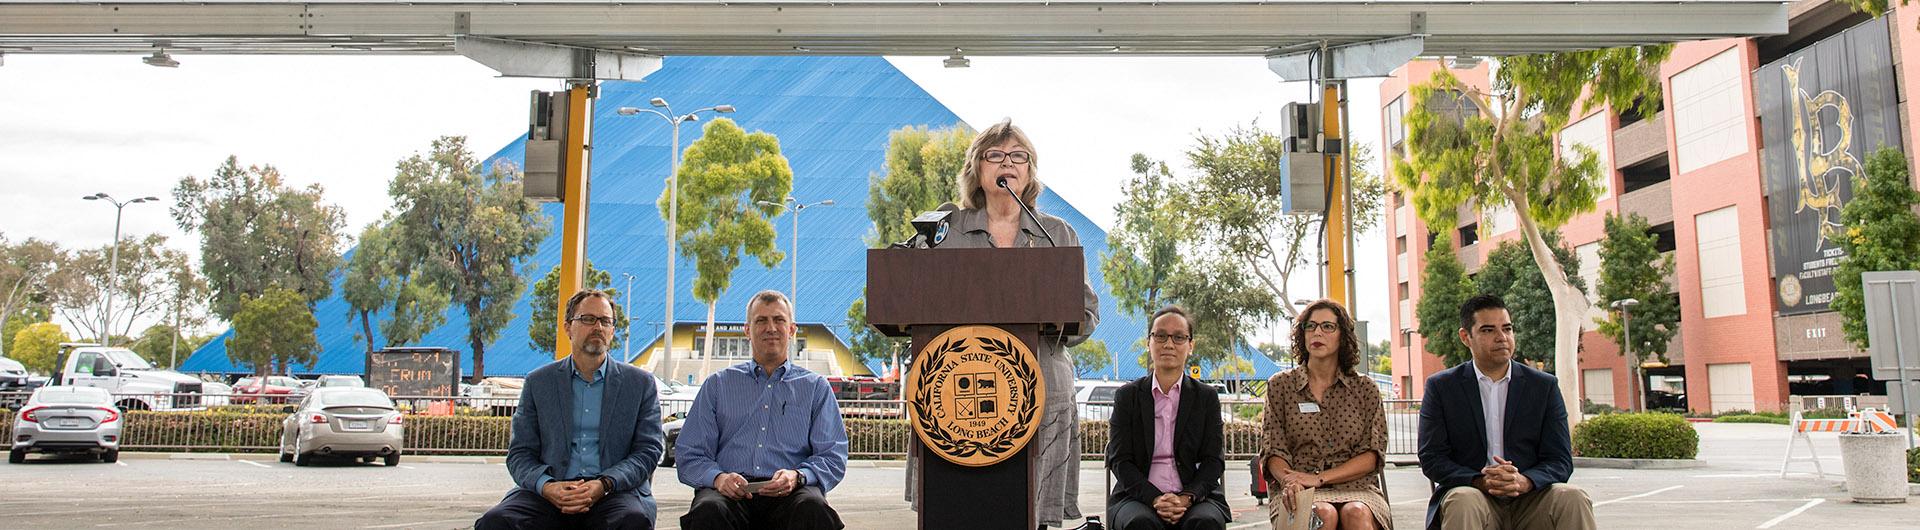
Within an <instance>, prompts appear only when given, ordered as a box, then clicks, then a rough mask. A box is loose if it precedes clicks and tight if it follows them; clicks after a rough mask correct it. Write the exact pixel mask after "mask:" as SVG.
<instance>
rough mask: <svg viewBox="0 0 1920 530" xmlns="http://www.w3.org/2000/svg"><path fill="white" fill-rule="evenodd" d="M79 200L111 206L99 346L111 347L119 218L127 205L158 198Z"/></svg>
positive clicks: (102, 195) (101, 196)
mask: <svg viewBox="0 0 1920 530" xmlns="http://www.w3.org/2000/svg"><path fill="white" fill-rule="evenodd" d="M81 199H83V200H89V201H98V200H104V201H107V203H109V204H112V205H113V245H112V249H113V250H111V251H110V252H109V253H110V254H112V257H111V258H108V262H110V263H111V264H110V265H108V266H107V267H108V268H107V284H106V285H105V286H103V289H104V290H106V292H107V296H106V302H105V303H104V304H103V305H101V307H100V345H101V346H112V345H113V329H112V328H113V282H114V279H115V278H116V277H118V276H120V218H121V215H122V214H124V213H126V209H127V205H129V204H140V203H143V202H159V201H160V198H159V197H141V198H138V199H134V200H131V201H126V202H121V201H119V200H117V199H114V198H113V196H111V195H107V194H106V193H95V194H93V195H88V196H85V197H81ZM175 331H178V330H175Z"/></svg>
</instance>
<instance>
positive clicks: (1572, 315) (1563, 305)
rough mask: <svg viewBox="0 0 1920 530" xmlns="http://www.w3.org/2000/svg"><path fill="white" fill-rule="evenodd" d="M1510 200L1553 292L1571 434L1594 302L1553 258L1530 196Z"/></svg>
mask: <svg viewBox="0 0 1920 530" xmlns="http://www.w3.org/2000/svg"><path fill="white" fill-rule="evenodd" d="M1508 199H1509V200H1512V201H1513V207H1514V210H1516V211H1519V212H1522V214H1521V215H1516V216H1514V217H1515V218H1517V219H1518V220H1519V221H1520V229H1521V231H1522V233H1523V234H1524V235H1525V236H1526V238H1527V249H1528V250H1531V251H1532V252H1533V261H1534V263H1535V264H1538V265H1539V266H1540V274H1541V276H1542V277H1543V278H1542V279H1544V280H1546V283H1547V291H1548V292H1551V293H1552V294H1553V372H1554V375H1555V376H1556V377H1558V378H1559V380H1560V401H1561V402H1562V403H1564V404H1565V405H1566V407H1567V432H1568V433H1569V434H1571V433H1572V432H1573V426H1574V425H1578V424H1580V420H1581V411H1580V351H1579V347H1580V326H1581V322H1582V321H1583V319H1586V318H1587V313H1588V312H1589V310H1590V308H1591V306H1592V304H1589V303H1588V302H1587V297H1586V295H1583V294H1580V290H1579V289H1576V288H1574V286H1573V284H1572V283H1569V282H1568V281H1567V271H1566V269H1562V268H1560V262H1559V261H1555V260H1554V259H1553V250H1552V249H1549V248H1547V241H1546V239H1545V238H1544V237H1542V236H1541V235H1540V225H1539V224H1538V223H1536V222H1534V220H1533V218H1532V217H1530V216H1527V215H1525V214H1524V212H1526V211H1527V202H1526V198H1525V197H1519V198H1515V197H1512V196H1511V195H1509V196H1508Z"/></svg>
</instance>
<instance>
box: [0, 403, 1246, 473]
mask: <svg viewBox="0 0 1920 530" xmlns="http://www.w3.org/2000/svg"><path fill="white" fill-rule="evenodd" d="M261 408H264V409H274V408H277V406H266V407H261ZM240 410H258V409H245V408H238V407H236V408H224V407H223V408H222V410H212V411H192V412H151V411H129V412H127V413H126V414H127V416H126V423H124V424H122V425H123V426H124V429H125V431H124V432H122V438H121V444H122V445H123V446H125V447H127V448H128V449H138V450H151V451H214V452H260V453H266V452H277V451H278V450H279V445H280V431H281V422H282V421H283V420H285V419H286V417H287V415H286V414H283V413H266V412H239V411H240ZM0 414H5V417H7V418H9V419H11V417H12V413H11V412H7V411H0ZM404 421H405V422H406V429H407V433H406V440H405V441H404V450H405V451H406V452H407V453H441V454H490V455H500V454H506V451H507V442H508V441H509V438H510V434H511V432H512V429H513V426H512V418H509V417H505V416H426V415H418V414H409V415H407V416H406V419H405V420H404ZM846 426H847V441H848V447H847V451H848V452H849V453H852V454H854V455H860V457H862V458H876V457H881V456H882V455H899V454H902V453H905V452H906V451H907V439H908V438H907V437H909V436H912V431H911V430H909V429H908V426H907V421H906V420H905V419H871V418H847V419H846ZM1225 428H1226V432H1225V435H1226V446H1227V452H1228V453H1229V454H1230V455H1235V454H1239V455H1245V454H1251V453H1253V452H1256V451H1258V449H1259V443H1260V424H1258V423H1253V422H1244V421H1234V422H1228V423H1227V424H1226V426H1225ZM12 429H13V424H12V422H11V421H0V436H5V437H7V438H8V439H11V437H12ZM1080 439H1081V446H1080V447H1081V452H1082V453H1083V454H1086V455H1103V454H1105V453H1106V450H1107V422H1106V421H1103V420H1085V421H1081V422H1080ZM896 457H897V456H896ZM1090 459H1093V460H1098V459H1099V458H1098V456H1092V457H1090Z"/></svg>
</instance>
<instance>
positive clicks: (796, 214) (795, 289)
mask: <svg viewBox="0 0 1920 530" xmlns="http://www.w3.org/2000/svg"><path fill="white" fill-rule="evenodd" d="M755 202H758V203H760V204H764V205H767V206H773V207H777V208H785V207H787V204H789V203H792V204H793V208H792V210H793V251H792V252H790V253H791V254H793V256H791V259H792V261H793V263H792V265H793V274H792V276H793V278H792V279H791V280H788V281H789V284H788V285H787V301H788V302H792V303H793V307H794V308H795V309H794V312H795V313H798V312H799V307H800V211H801V210H805V209H808V208H812V207H815V206H833V199H827V200H824V201H820V202H815V203H803V202H800V199H795V198H793V197H787V198H784V199H780V202H778V203H776V202H773V201H755Z"/></svg>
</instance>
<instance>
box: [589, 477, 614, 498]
mask: <svg viewBox="0 0 1920 530" xmlns="http://www.w3.org/2000/svg"><path fill="white" fill-rule="evenodd" d="M594 478H595V479H598V480H599V481H600V486H601V490H600V491H601V492H602V493H601V495H612V494H613V477H609V476H606V475H600V476H598V477H594Z"/></svg>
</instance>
